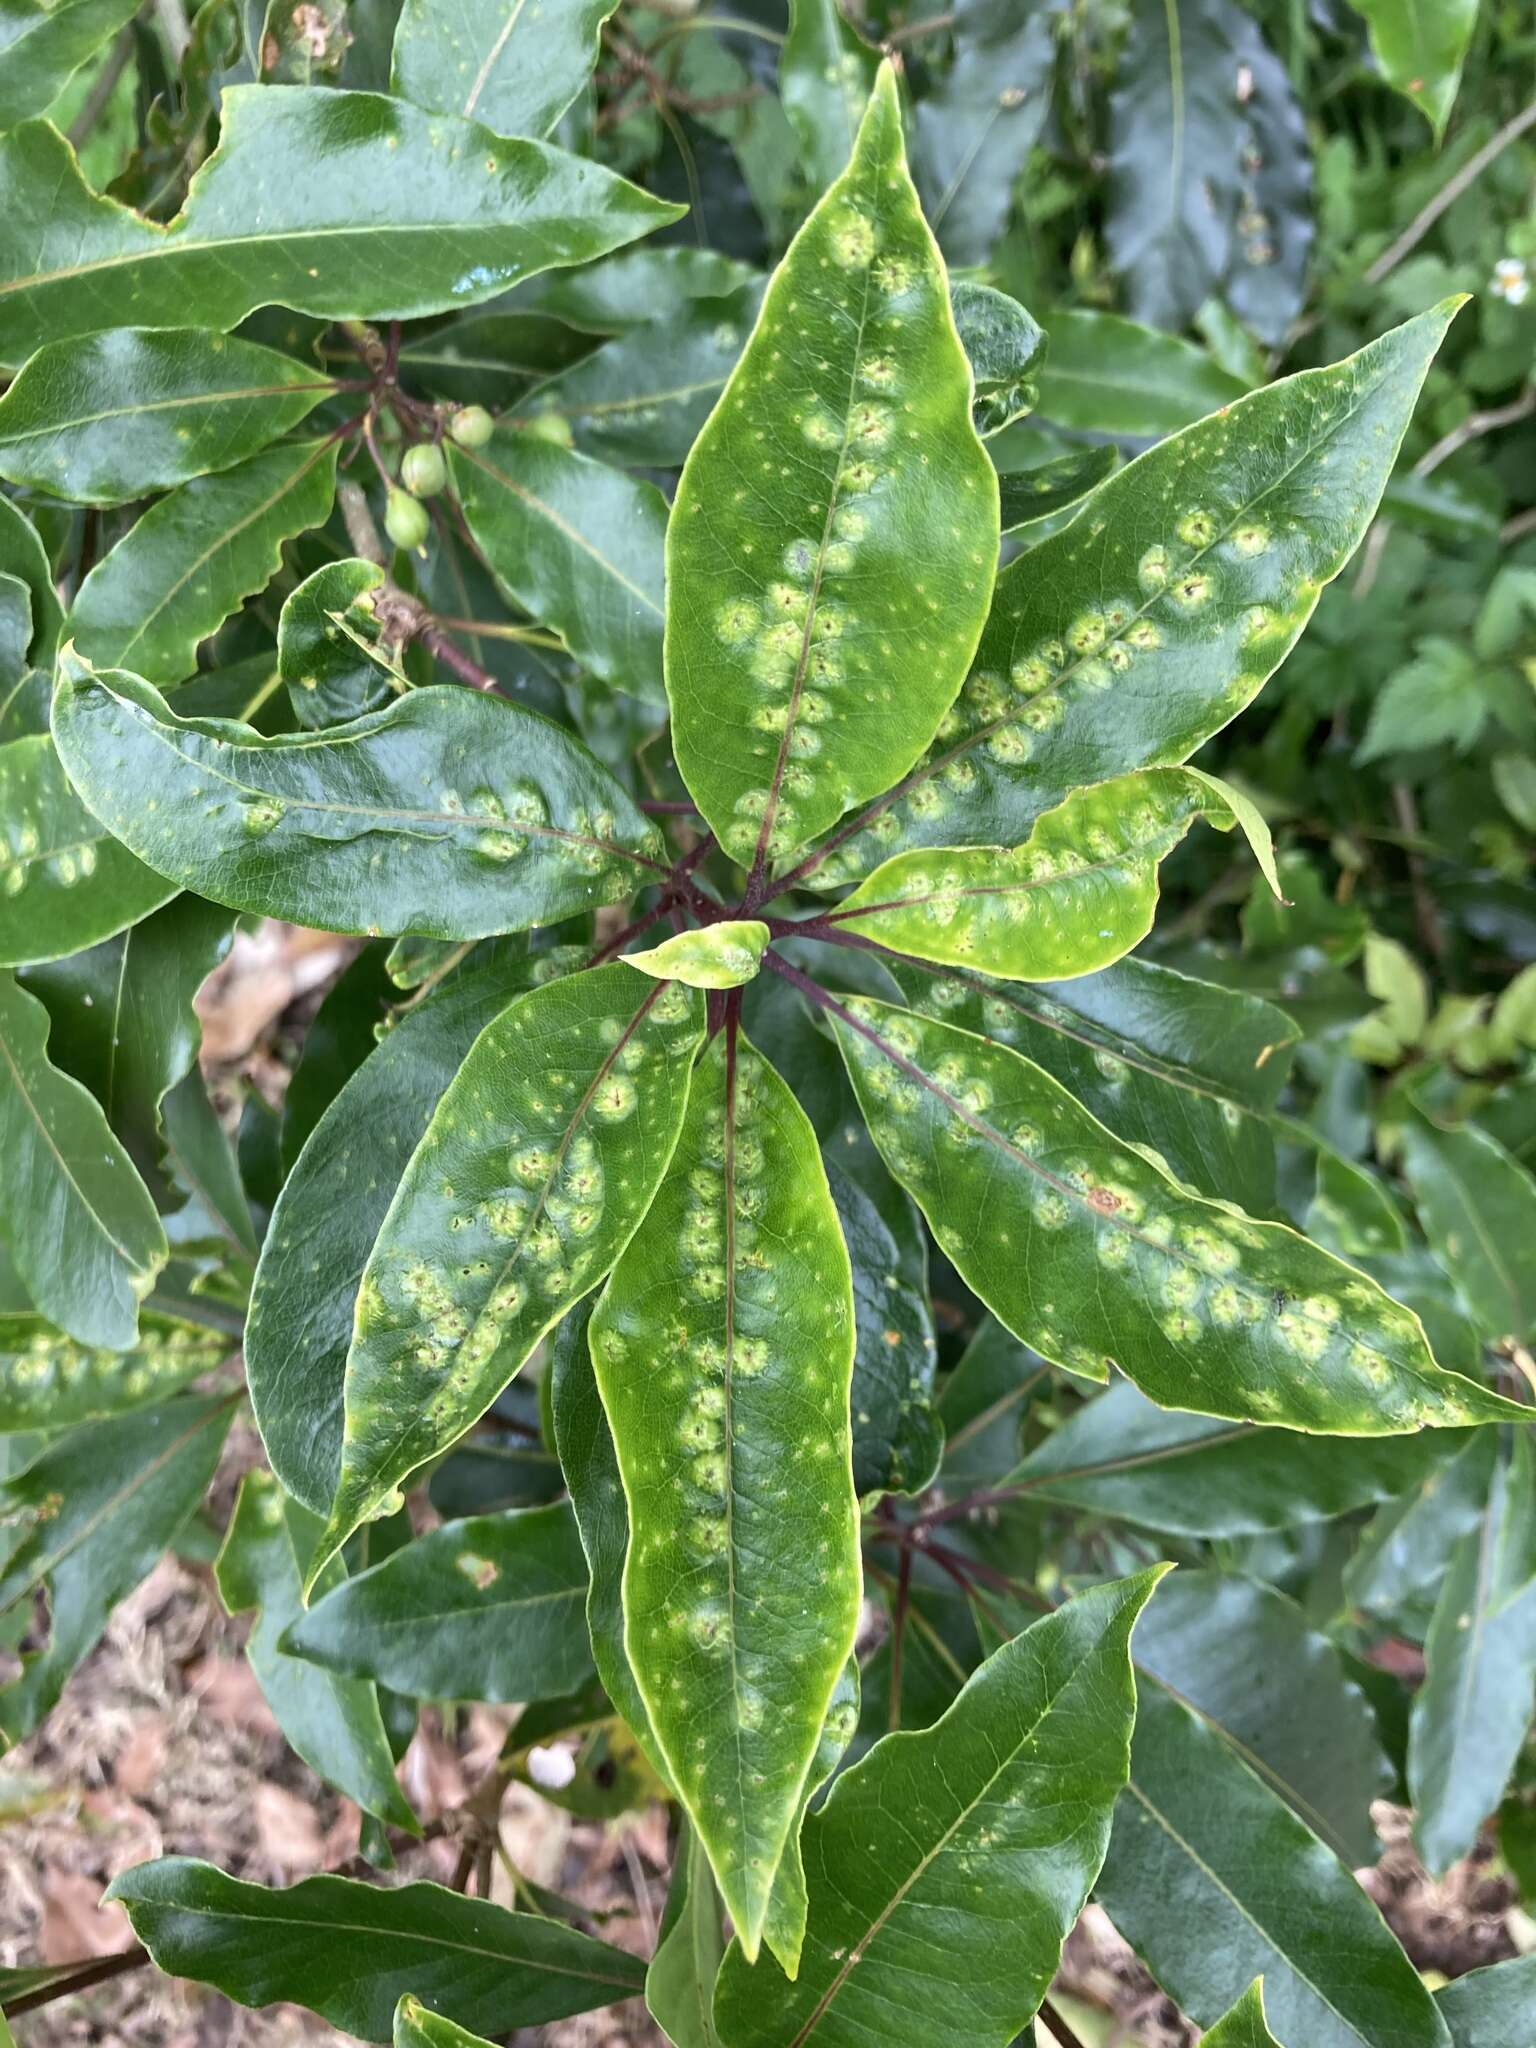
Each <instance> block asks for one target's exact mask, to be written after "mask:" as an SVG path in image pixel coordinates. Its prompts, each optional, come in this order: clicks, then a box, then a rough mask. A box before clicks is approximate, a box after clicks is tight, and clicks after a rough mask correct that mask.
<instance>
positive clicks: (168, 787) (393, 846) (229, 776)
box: [53, 88, 664, 939]
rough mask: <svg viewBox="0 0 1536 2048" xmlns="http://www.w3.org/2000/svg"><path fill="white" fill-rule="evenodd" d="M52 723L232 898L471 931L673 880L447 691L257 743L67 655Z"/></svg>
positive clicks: (597, 780)
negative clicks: (657, 876)
mask: <svg viewBox="0 0 1536 2048" xmlns="http://www.w3.org/2000/svg"><path fill="white" fill-rule="evenodd" d="M274 90H275V88H274ZM53 721H54V739H55V742H56V744H57V746H58V749H59V752H60V755H61V756H62V757H63V761H64V765H65V767H66V769H67V770H68V772H69V776H70V780H71V781H72V782H73V783H74V785H75V787H76V789H78V790H79V791H80V792H81V794H82V795H83V796H84V798H85V800H86V802H87V803H88V804H89V805H90V807H91V809H92V810H93V811H94V812H95V813H96V815H97V817H99V818H101V819H102V821H103V822H104V823H105V824H106V825H108V826H109V827H110V828H111V829H112V830H113V831H115V832H116V833H117V834H118V836H119V837H120V838H122V839H123V840H124V842H125V843H126V844H127V845H128V846H130V847H131V848H132V849H133V851H134V852H135V853H137V854H138V855H139V856H140V857H141V858H142V859H143V860H145V861H146V862H147V864H148V865H149V866H151V867H153V868H155V869H156V870H157V871H158V872H160V873H163V874H166V875H168V876H170V877H171V878H172V879H173V880H176V881H180V882H183V883H187V884H190V885H191V886H192V887H193V888H195V889H196V890H197V892H198V893H199V894H200V895H203V896H210V897H212V898H213V900H214V901H215V902H216V903H227V904H230V905H231V906H232V907H233V908H234V909H236V910H255V911H260V912H261V913H262V914H263V915H265V916H268V917H285V918H290V919H292V920H293V922H294V923H296V924H308V925H314V926H317V927H318V928H319V929H321V930H323V931H333V932H343V931H353V932H368V933H369V934H370V935H372V936H377V935H378V934H379V933H380V932H417V933H420V934H423V935H424V936H427V937H430V938H442V939H477V938H483V937H485V936H486V935H487V934H489V933H493V932H507V931H517V930H520V929H522V928H524V927H526V926H528V925H531V924H552V923H555V922H557V921H558V920H559V919H560V918H563V917H569V916H571V915H573V914H574V913H575V912H576V911H578V910H585V909H587V908H589V907H590V906H591V905H593V904H597V903H607V902H611V901H612V900H613V899H614V898H615V897H617V896H624V895H628V894H630V893H631V892H632V891H633V890H634V889H636V888H637V887H639V885H640V883H641V882H642V881H644V880H645V879H647V878H648V876H650V875H651V874H654V873H661V872H664V870H663V869H662V866H661V862H660V861H659V860H658V858H657V855H658V854H659V853H660V851H661V837H660V834H659V833H658V832H657V830H656V828H655V826H654V825H653V824H651V822H650V821H649V820H648V819H647V818H646V817H644V816H643V814H642V813H641V812H640V811H638V810H637V809H636V807H635V805H634V803H633V802H632V801H631V799H630V798H629V797H628V796H627V795H626V793H625V791H624V790H623V789H622V788H621V786H620V785H619V783H618V782H616V781H615V780H614V778H613V776H611V775H610V774H609V772H608V770H607V769H606V768H604V767H603V766H602V765H601V764H600V763H599V762H598V761H596V760H595V759H594V758H593V757H592V755H591V754H589V753H588V752H587V750H586V748H585V747H583V746H582V745H581V743H580V742H579V741H578V740H575V739H572V738H571V736H570V735H569V734H568V733H566V732H563V731H562V730H561V729H560V728H559V727H558V726H555V725H552V724H550V723H549V722H548V721H547V720H546V719H543V718H540V717H539V716H538V714H537V713H536V712H533V711H523V710H520V709H518V708H517V707H515V706H513V705H511V704H507V703H505V702H503V701H502V700H500V699H499V698H492V697H485V696H482V695H481V694H480V693H479V692H478V691H471V690H465V689H462V688H460V687H458V686H456V685H444V686H441V687H437V688H431V689H424V690H412V691H411V692H410V693H409V695H407V696H405V697H401V698H396V699H395V700H394V702H392V703H390V704H387V705H386V706H385V707H384V708H383V710H381V711H371V712H369V713H368V714H367V715H366V716H365V717H363V718H358V719H354V720H353V722H352V723H351V724H350V725H346V726H342V727H340V728H338V729H337V730H335V731H333V732H326V733H284V734H281V735H279V736H278V737H277V738H276V739H270V740H267V739H262V738H260V737H259V736H258V735H257V734H256V733H255V732H253V731H252V730H251V728H250V727H249V726H244V725H239V724H236V723H235V721H234V720H232V719H226V718H186V719H183V718H178V717H177V716H176V715H175V713H174V712H173V711H171V709H170V708H169V706H168V705H167V704H166V702H165V699H164V698H163V697H161V696H160V695H159V694H158V692H156V691H155V690H153V689H151V688H150V686H149V685H148V684H147V683H144V682H141V681H140V680H139V679H138V678H137V677H136V676H131V675H129V674H127V673H126V672H124V671H122V670H117V671H110V670H109V671H108V672H107V673H106V674H104V675H96V674H93V673H91V672H90V671H89V670H85V669H81V668H78V667H77V668H74V669H72V670H71V669H69V668H66V670H65V672H64V675H63V677H62V679H61V681H60V684H59V687H58V688H57V690H56V691H55V692H54V700H53ZM146 789H152V790H154V791H155V792H156V794H155V795H154V796H153V797H149V798H146V797H145V796H144V794H143V792H144V791H145V790H146Z"/></svg>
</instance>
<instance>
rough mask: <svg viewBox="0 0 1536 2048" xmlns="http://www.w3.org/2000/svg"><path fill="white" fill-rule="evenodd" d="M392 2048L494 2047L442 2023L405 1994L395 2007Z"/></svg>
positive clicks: (450, 2022)
mask: <svg viewBox="0 0 1536 2048" xmlns="http://www.w3.org/2000/svg"><path fill="white" fill-rule="evenodd" d="M394 2048H493V2044H492V2043H491V2042H489V2041H487V2040H486V2038H485V2036H484V2035H483V2034H471V2033H469V2032H467V2031H466V2029H465V2028H463V2027H461V2026H458V2025H457V2024H456V2023H455V2022H454V2021H453V2020H445V2019H444V2018H443V2016H442V2014H441V2013H438V2012H433V2011H432V2009H431V2008H430V2006H425V2005H423V2004H422V2002H421V2000H420V1999H419V1998H412V1997H411V1995H410V1993H409V1992H407V1993H406V1994H405V1996H404V1997H403V1998H402V1999H401V2001H400V2003H399V2004H398V2005H397V2006H396V2007H395V2032H394Z"/></svg>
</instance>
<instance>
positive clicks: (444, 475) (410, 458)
mask: <svg viewBox="0 0 1536 2048" xmlns="http://www.w3.org/2000/svg"><path fill="white" fill-rule="evenodd" d="M400 481H401V483H403V484H404V485H405V488H406V489H407V490H408V491H409V492H410V493H411V495H412V496H413V497H416V498H430V497H432V496H434V495H435V494H436V493H437V492H438V491H440V490H441V489H442V488H443V485H444V484H445V483H447V481H448V468H447V465H446V464H445V463H444V461H443V451H442V449H441V448H438V447H435V446H434V445H433V444H432V442H430V441H423V442H421V443H419V444H418V446H416V447H415V448H407V449H406V451H405V454H404V456H403V458H402V459H401V463H400Z"/></svg>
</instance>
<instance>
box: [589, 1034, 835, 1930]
mask: <svg viewBox="0 0 1536 2048" xmlns="http://www.w3.org/2000/svg"><path fill="white" fill-rule="evenodd" d="M590 1338H591V1345H592V1362H593V1366H594V1368H595V1371H596V1374H597V1383H598V1387H599V1389H600V1391H601V1393H602V1398H603V1405H604V1407H605V1408H606V1410H607V1412H608V1418H609V1422H610V1425H611V1427H612V1430H613V1438H614V1443H615V1446H616V1447H617V1450H618V1457H619V1469H620V1472H621V1474H622V1477H623V1482H624V1492H625V1496H626V1499H627V1501H628V1506H629V1520H630V1543H629V1553H628V1558H627V1561H626V1564H625V1571H624V1614H625V1645H626V1649H627V1651H628V1655H629V1660H630V1663H631V1665H632V1667H633V1669H634V1674H635V1678H636V1681H637V1683H638V1686H639V1689H640V1694H641V1697H642V1698H643V1700H644V1701H645V1705H646V1708H647V1711H648V1713H649V1716H650V1724H651V1728H652V1729H653V1731H654V1733H655V1737H656V1741H657V1744H658V1746H659V1747H660V1749H661V1752H662V1755H663V1757H664V1759H665V1761H666V1763H667V1766H668V1771H669V1774H670V1776H671V1778H672V1780H673V1782H674V1783H675V1784H676V1786H677V1788H678V1792H679V1795H680V1797H681V1799H682V1801H683V1804H684V1805H685V1806H686V1808H687V1810H688V1813H689V1816H690V1818H691V1820H692V1821H693V1824H694V1826H695V1827H696V1828H697V1829H698V1832H699V1835H700V1837H701V1839H702V1841H703V1843H704V1847H705V1849H706V1851H707V1853H708V1855H709V1859H710V1863H711V1865H712V1866H713V1868H714V1871H715V1874H716V1878H717V1880H718V1882H719V1885H720V1891H721V1895H722V1897H723V1898H724V1900H725V1903H726V1906H727V1908H728V1910H729V1912H730V1914H731V1918H732V1920H733V1921H734V1922H735V1925H736V1928H737V1932H738V1934H739V1936H740V1938H741V1940H742V1942H743V1944H744V1945H745V1946H746V1947H747V1948H748V1950H749V1951H750V1952H751V1953H752V1954H754V1955H755V1954H756V1952H757V1946H758V1942H759V1939H760V1936H761V1932H762V1926H763V1918H764V1914H765V1912H766V1910H767V1905H768V1897H769V1893H770V1890H771V1888H772V1885H773V1879H774V1873H775V1871H776V1870H777V1868H778V1865H779V1861H780V1858H781V1857H782V1855H783V1853H784V1846H785V1841H786V1838H787V1835H788V1832H789V1829H790V1826H791V1824H792V1822H793V1821H794V1819H795V1816H796V1813H797V1811H798V1808H799V1802H800V1798H801V1794H802V1790H803V1787H804V1785H805V1781H806V1777H807V1774H808V1772H809V1770H810V1768H811V1764H812V1760H813V1758H814V1756H815V1753H816V1747H817V1743H818V1741H819V1740H820V1737H821V1732H822V1726H823V1723H824V1722H825V1720H826V1716H827V1709H828V1706H829V1704H830V1702H831V1698H832V1693H833V1689H834V1687H835V1686H836V1684H837V1682H838V1678H839V1675H840V1674H841V1672H842V1668H843V1665H844V1663H845V1662H846V1661H847V1658H848V1655H849V1652H850V1651H851V1649H852V1647H853V1637H854V1629H855V1626H856V1624H857V1620H858V1606H859V1588H860V1573H859V1554H858V1516H857V1508H856V1503H855V1499H854V1493H853V1483H852V1474H851V1470H850V1463H849V1460H850V1443H849V1424H848V1388H849V1381H850V1377H851V1373H852V1366H853V1301H852V1290H851V1285H850V1280H849V1269H848V1254H847V1252H846V1250H845V1249H844V1246H843V1240H842V1236H841V1233H840V1232H839V1229H838V1223H837V1212H836V1210H835V1209H834V1208H833V1206H832V1198H831V1195H830V1193H829V1192H828V1189H827V1182H826V1175H825V1173H824V1171H823V1169H822V1164H821V1155H820V1152H819V1150H818V1148H817V1145H816V1137H815V1133H814V1132H813V1130H812V1129H811V1126H810V1123H809V1121H808V1120H807V1118H806V1116H805V1112H804V1111H803V1110H802V1109H801V1108H800V1106H799V1104H798V1103H797V1102H796V1101H795V1099H794V1097H793V1095H792V1094H791V1093H790V1091H789V1089H788V1088H787V1087H786V1086H785V1084H784V1082H783V1081H782V1080H781V1079H780V1078H779V1076H778V1075H777V1074H776V1073H775V1072H774V1071H773V1069H772V1068H771V1067H769V1066H768V1065H767V1064H766V1062H765V1061H763V1060H762V1059H761V1058H760V1057H759V1056H758V1054H757V1053H755V1052H754V1051H753V1050H752V1048H751V1047H750V1046H749V1045H747V1043H746V1042H745V1040H743V1039H739V1038H738V1037H736V1035H735V1034H734V1032H731V1033H730V1034H728V1035H727V1034H722V1035H721V1036H720V1037H718V1038H716V1039H715V1041H714V1042H713V1044H712V1045H711V1047H710V1048H709V1050H708V1051H707V1052H706V1053H705V1054H704V1056H703V1059H702V1060H701V1062H700V1064H699V1067H698V1069H697V1072H696V1074H695V1077H694V1081H693V1085H692V1088H691V1090H690V1092H689V1097H688V1113H687V1117H686V1120H685V1121H684V1124H683V1129H682V1135H681V1137H680V1138H679V1140H678V1145H677V1154H676V1159H675V1161H674V1164H673V1168H672V1171H671V1172H670V1173H669V1174H668V1176H667V1178H666V1180H665V1181H664V1182H663V1183H662V1186H661V1189H660V1191H659V1193H658V1194H657V1196H656V1200H655V1202H654V1203H653V1205H652V1206H651V1208H650V1211H649V1213H648V1214H647V1216H646V1218H645V1220H644V1222H643V1223H642V1224H641V1225H640V1228H639V1229H638V1230H637V1231H636V1233H635V1235H634V1238H633V1239H632V1241H631V1242H630V1244H629V1246H628V1248H627V1249H626V1250H625V1251H624V1253H623V1255H622V1257H621V1258H620V1260H619V1262H618V1265H617V1266H616V1268H615V1270H614V1274H613V1277H612V1279H611V1281H610V1282H609V1285H608V1288H607V1290H606V1292H605V1293H604V1295H603V1298H602V1300H601V1302H600V1303H599V1305H598V1308H597V1310H596V1312H595V1314H594V1316H593V1318H592V1325H591V1331H590Z"/></svg>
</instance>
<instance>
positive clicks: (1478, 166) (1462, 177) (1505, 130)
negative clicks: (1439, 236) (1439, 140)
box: [1365, 100, 1536, 284]
mask: <svg viewBox="0 0 1536 2048" xmlns="http://www.w3.org/2000/svg"><path fill="white" fill-rule="evenodd" d="M1533 125H1536V100H1532V101H1531V104H1530V105H1529V106H1528V107H1524V108H1522V109H1521V111H1520V112H1519V113H1518V114H1516V115H1515V117H1514V119H1513V120H1512V121H1506V122H1505V124H1504V126H1503V127H1502V128H1501V129H1500V130H1499V132H1498V134H1497V135H1494V136H1490V138H1489V139H1488V141H1487V142H1485V143H1484V144H1483V146H1482V148H1481V149H1480V150H1479V151H1478V152H1477V154H1476V156H1471V157H1468V158H1467V161H1466V162H1465V163H1464V164H1463V165H1462V167H1461V169H1460V170H1459V171H1458V172H1457V173H1456V175H1455V177H1454V178H1449V179H1447V180H1446V182H1445V184H1444V185H1442V186H1441V188H1440V190H1439V191H1438V192H1437V193H1436V194H1435V196H1434V198H1433V199H1431V200H1430V202H1429V204H1428V205H1427V206H1426V207H1424V208H1423V209H1422V211H1421V212H1419V213H1417V214H1415V215H1414V217H1413V219H1412V220H1411V221H1410V222H1409V223H1408V225H1407V227H1406V228H1404V230H1403V232H1402V233H1401V234H1400V235H1399V236H1398V238H1397V240H1396V241H1395V242H1394V243H1393V244H1392V245H1391V247H1390V248H1388V249H1384V250H1383V251H1382V253H1381V254H1380V255H1379V256H1378V257H1377V258H1376V261H1375V262H1374V263H1373V264H1372V265H1371V267H1370V269H1369V270H1368V271H1367V272H1366V273H1365V282H1366V283H1367V284H1380V283H1381V280H1382V279H1383V278H1384V277H1385V276H1386V275H1387V273H1388V272H1389V271H1391V270H1395V269H1396V268H1397V266H1398V264H1399V263H1401V262H1402V260H1403V258H1404V257H1405V256H1406V255H1407V254H1408V253H1409V251H1410V250H1411V249H1416V248H1417V247H1418V245H1419V243H1420V242H1422V241H1423V239H1424V237H1425V236H1426V235H1427V234H1428V233H1429V231H1430V229H1431V228H1432V227H1433V226H1434V224H1435V222H1436V221H1437V220H1438V219H1439V218H1440V216H1441V214H1442V213H1444V212H1445V210H1446V208H1447V207H1448V206H1454V205H1455V204H1456V201H1457V200H1458V199H1459V198H1460V197H1461V195H1462V193H1463V192H1465V191H1466V189H1467V187H1468V186H1469V185H1472V184H1475V183H1476V181H1477V180H1478V179H1479V178H1480V177H1481V176H1482V175H1483V172H1484V171H1486V170H1487V168H1488V166H1489V165H1490V164H1491V163H1492V162H1493V160H1494V158H1495V157H1497V156H1502V155H1503V153H1504V151H1505V150H1506V149H1508V147H1509V145H1510V144H1511V143H1512V142H1516V141H1518V140H1519V138H1520V137H1521V136H1522V135H1523V134H1524V133H1525V131H1526V129H1527V128H1530V127H1532V126H1533Z"/></svg>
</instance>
